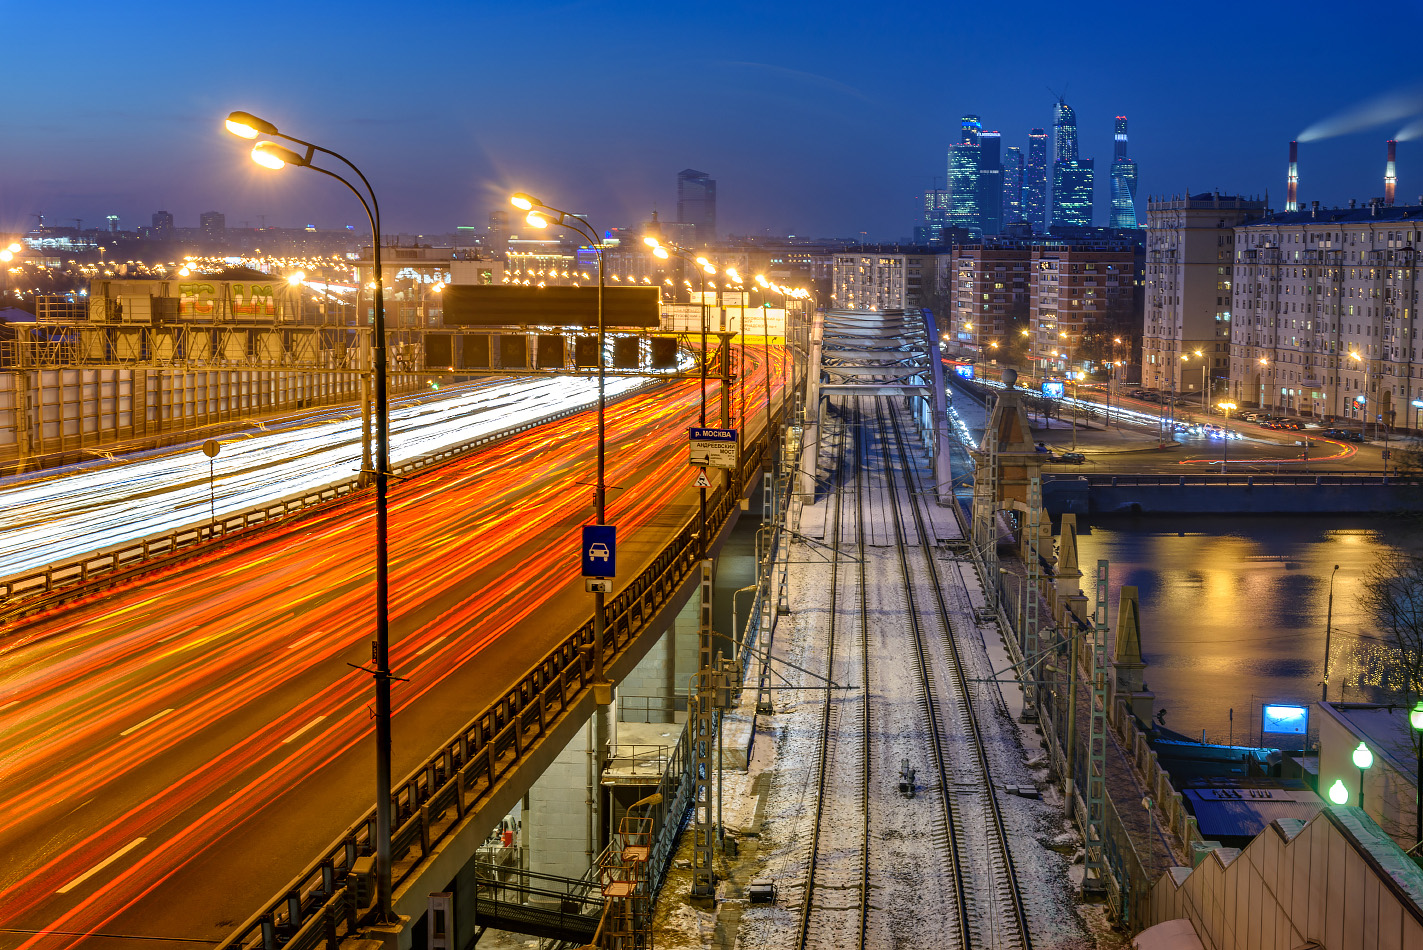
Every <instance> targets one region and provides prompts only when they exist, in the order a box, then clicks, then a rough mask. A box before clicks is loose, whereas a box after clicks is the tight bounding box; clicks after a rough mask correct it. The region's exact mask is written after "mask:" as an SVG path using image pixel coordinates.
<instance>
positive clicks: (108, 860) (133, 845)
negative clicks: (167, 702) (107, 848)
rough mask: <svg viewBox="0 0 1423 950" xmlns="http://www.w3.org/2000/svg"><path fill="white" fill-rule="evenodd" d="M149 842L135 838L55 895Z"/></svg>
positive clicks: (72, 888) (87, 878)
mask: <svg viewBox="0 0 1423 950" xmlns="http://www.w3.org/2000/svg"><path fill="white" fill-rule="evenodd" d="M170 712H171V710H170ZM147 840H148V839H147V838H134V839H133V840H132V841H130V842H129V843H128V844H126V845H124V846H123V847H122V848H120V849H119V850H117V851H115V852H114V853H113V854H111V855H109V856H108V857H107V858H105V859H104V860H102V861H100V862H99V863H98V864H96V865H94V866H93V867H92V868H90V869H89V870H87V871H85V872H84V873H83V874H81V875H79V876H78V877H76V878H75V879H74V880H72V881H70V882H69V883H68V884H66V885H64V886H63V887H61V888H60V889H59V890H57V891H55V893H56V894H68V893H69V892H70V891H72V890H74V889H75V888H76V887H78V886H79V885H80V884H83V883H84V882H85V881H87V880H89V878H91V877H93V876H94V875H95V874H98V873H99V872H100V871H102V870H103V869H104V868H106V867H108V866H109V865H110V864H113V863H114V862H115V861H117V860H118V859H119V858H121V857H123V856H124V855H126V854H128V853H129V852H130V851H132V850H133V849H134V848H137V847H138V846H139V845H141V844H143V843H144V842H145V841H147Z"/></svg>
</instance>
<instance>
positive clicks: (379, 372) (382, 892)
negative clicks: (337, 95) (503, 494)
mask: <svg viewBox="0 0 1423 950" xmlns="http://www.w3.org/2000/svg"><path fill="white" fill-rule="evenodd" d="M226 124H227V130H228V131H229V132H231V133H232V134H234V135H236V136H238V137H240V138H244V139H255V138H257V137H258V136H259V135H270V136H275V137H279V138H284V139H286V140H287V141H289V142H293V143H295V144H297V145H301V146H303V147H304V148H305V149H306V151H305V153H304V154H298V153H296V152H294V151H292V150H291V149H289V148H286V147H285V146H283V145H278V144H277V143H275V142H272V141H270V140H263V141H260V142H258V143H257V144H256V145H254V146H253V147H252V160H253V161H254V162H256V163H257V164H258V165H261V166H263V167H264V168H270V169H273V170H278V169H281V168H283V167H284V166H286V165H297V166H300V167H302V168H310V169H311V170H312V171H314V172H319V173H320V174H322V175H325V176H327V177H328V178H334V179H336V180H337V181H339V182H340V183H341V184H343V185H345V186H346V187H347V188H348V189H349V190H350V192H351V194H353V195H355V196H356V200H357V201H359V202H360V203H361V208H362V209H363V210H364V211H365V212H366V220H367V222H368V223H369V224H370V227H371V258H372V263H373V264H374V271H375V274H374V282H375V287H374V294H375V299H374V318H375V319H374V325H373V326H372V328H371V337H372V339H371V372H372V375H373V376H374V384H375V385H374V389H375V400H374V401H375V405H374V407H373V408H372V413H373V415H374V416H375V430H376V431H375V489H376V531H375V534H376V536H375V574H376V577H375V581H376V615H375V634H376V637H375V643H374V644H373V649H372V651H371V652H372V656H371V664H372V665H371V666H370V667H369V668H367V667H364V666H363V667H360V669H364V670H366V672H367V673H369V674H370V675H371V678H372V679H373V680H374V681H375V694H376V708H375V718H376V862H375V864H376V868H375V873H376V903H375V909H374V916H375V920H376V921H377V922H380V923H384V922H388V921H390V920H391V919H392V918H391V858H390V855H391V840H390V835H391V814H390V812H391V801H390V787H391V778H390V559H389V553H388V547H389V544H388V532H389V511H388V499H387V496H388V493H389V488H388V483H387V478H388V476H389V474H390V414H389V411H388V409H389V407H388V406H387V403H386V358H385V293H384V291H385V287H384V275H383V274H382V271H381V262H380V235H381V231H380V202H379V201H378V200H377V199H376V194H375V189H374V188H372V187H371V183H370V182H369V181H367V180H366V176H365V174H364V173H363V172H362V171H361V170H360V169H359V168H357V167H356V165H355V164H354V163H353V162H352V161H351V160H350V159H348V158H346V157H345V156H343V155H341V154H339V153H337V152H333V151H332V150H330V149H328V148H323V147H322V146H319V145H316V144H314V143H312V142H307V141H304V140H302V139H298V138H295V137H293V136H290V135H286V134H284V133H282V132H279V131H277V127H276V125H274V124H273V123H271V122H268V121H266V120H265V119H259V118H257V117H256V116H254V115H252V114H251V113H250V112H233V113H230V114H229V115H228V117H227V123H226ZM317 152H321V153H322V154H324V155H329V156H331V157H332V158H334V159H336V160H337V161H339V162H341V163H342V164H344V165H345V166H346V167H347V168H349V169H350V170H351V171H353V172H355V174H356V177H357V178H359V179H360V180H361V184H362V185H364V186H365V192H364V193H362V191H361V190H360V189H359V188H357V187H356V186H355V185H353V184H351V183H350V182H349V181H347V180H346V179H345V178H343V177H341V176H340V175H338V174H336V173H335V172H333V171H330V170H328V169H325V168H322V167H320V166H319V165H313V164H312V160H313V159H314V158H315V157H316V153H317ZM368 198H369V200H367V199H368Z"/></svg>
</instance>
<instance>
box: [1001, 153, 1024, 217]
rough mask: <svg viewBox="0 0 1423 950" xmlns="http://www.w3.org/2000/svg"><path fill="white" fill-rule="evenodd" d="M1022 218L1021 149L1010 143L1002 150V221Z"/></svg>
mask: <svg viewBox="0 0 1423 950" xmlns="http://www.w3.org/2000/svg"><path fill="white" fill-rule="evenodd" d="M1021 220H1023V150H1022V149H1020V148H1018V146H1016V145H1010V146H1008V147H1007V148H1005V149H1004V150H1003V223H1004V224H1005V225H1008V224H1012V223H1013V222H1014V221H1021Z"/></svg>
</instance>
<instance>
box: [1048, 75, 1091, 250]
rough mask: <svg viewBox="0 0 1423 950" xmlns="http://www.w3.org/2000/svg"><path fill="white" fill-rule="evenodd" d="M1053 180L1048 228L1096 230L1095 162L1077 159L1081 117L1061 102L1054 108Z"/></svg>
mask: <svg viewBox="0 0 1423 950" xmlns="http://www.w3.org/2000/svg"><path fill="white" fill-rule="evenodd" d="M1052 133H1053V136H1052V138H1053V142H1052V158H1053V162H1052V176H1051V178H1050V179H1049V185H1050V188H1051V190H1050V192H1049V194H1048V204H1049V206H1050V208H1051V213H1050V214H1049V216H1048V226H1049V227H1053V226H1056V225H1068V226H1076V227H1091V226H1092V184H1093V170H1092V159H1090V158H1087V159H1083V158H1079V157H1078V155H1077V113H1075V112H1073V111H1072V107H1071V106H1069V105H1068V104H1067V103H1066V102H1065V101H1063V100H1061V99H1059V100H1058V101H1057V105H1056V106H1054V107H1053V123H1052Z"/></svg>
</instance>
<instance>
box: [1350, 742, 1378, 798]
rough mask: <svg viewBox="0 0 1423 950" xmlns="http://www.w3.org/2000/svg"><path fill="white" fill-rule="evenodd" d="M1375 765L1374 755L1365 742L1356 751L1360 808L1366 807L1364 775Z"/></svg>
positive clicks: (1355, 760) (1355, 764) (1355, 766)
mask: <svg viewBox="0 0 1423 950" xmlns="http://www.w3.org/2000/svg"><path fill="white" fill-rule="evenodd" d="M1373 764H1374V754H1373V753H1372V752H1370V751H1369V747H1368V746H1366V745H1364V743H1363V742H1360V743H1359V747H1358V748H1357V749H1355V750H1354V768H1356V769H1358V770H1359V807H1360V808H1363V807H1364V773H1365V772H1367V771H1368V770H1369V766H1371V765H1373Z"/></svg>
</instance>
